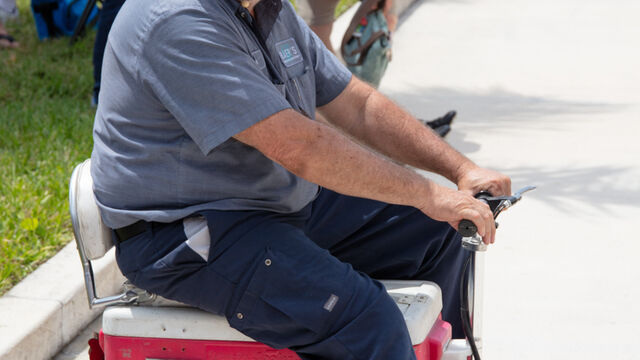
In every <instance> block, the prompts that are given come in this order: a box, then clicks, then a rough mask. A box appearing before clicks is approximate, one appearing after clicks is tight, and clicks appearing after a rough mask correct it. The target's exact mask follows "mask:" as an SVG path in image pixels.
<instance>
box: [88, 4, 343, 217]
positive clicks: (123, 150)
mask: <svg viewBox="0 0 640 360" xmlns="http://www.w3.org/2000/svg"><path fill="white" fill-rule="evenodd" d="M280 1H281V0H262V2H263V4H262V5H261V8H260V9H259V10H260V12H258V11H257V10H258V8H256V11H257V16H256V19H257V21H256V20H253V19H252V18H250V17H249V18H248V19H247V18H243V17H242V16H240V15H241V12H242V9H241V8H240V7H239V5H238V4H237V2H236V1H235V0H177V1H170V2H169V1H157V0H139V1H135V2H127V3H125V5H124V6H123V8H122V9H121V10H120V13H119V14H118V17H117V18H116V20H115V22H114V24H113V27H112V29H111V32H110V35H109V40H108V42H107V47H106V49H105V54H104V62H103V71H102V74H103V75H102V84H101V85H102V86H101V90H100V98H99V106H98V110H97V113H96V119H95V125H94V148H93V153H92V155H91V158H92V166H91V173H92V177H93V179H94V192H95V195H96V199H97V200H98V205H99V207H100V209H101V212H102V215H103V219H104V221H105V223H106V224H107V225H108V226H110V227H112V228H119V227H122V226H126V225H129V224H131V223H133V222H135V221H137V220H140V219H142V220H147V221H160V222H170V221H174V220H177V219H180V218H183V217H186V216H188V215H190V214H192V213H195V212H197V211H200V210H205V209H218V210H251V209H260V210H271V211H275V212H292V211H297V210H299V209H301V208H302V207H304V206H305V205H306V204H308V203H309V202H310V201H311V200H312V199H313V198H314V196H315V195H316V193H317V185H315V184H312V183H309V182H307V181H306V180H304V179H302V178H299V177H297V176H295V175H294V174H292V173H290V172H288V171H287V170H286V169H284V168H282V167H281V166H280V165H278V164H276V163H274V162H273V161H271V160H269V159H268V158H266V157H265V156H264V155H262V154H261V153H260V152H258V151H257V150H255V149H254V148H252V147H249V146H246V145H244V144H243V143H240V142H238V141H236V140H234V139H233V138H232V136H233V135H235V134H237V133H239V132H241V131H242V130H244V129H246V128H248V127H250V126H251V125H253V124H255V123H257V122H259V121H261V120H263V119H265V118H267V117H268V116H270V115H272V114H275V113H277V112H279V111H281V110H284V109H287V108H293V109H295V110H297V111H299V112H300V113H302V114H305V115H307V116H310V117H313V115H314V112H315V108H316V106H321V105H324V104H326V103H328V102H330V101H331V100H333V99H334V98H335V97H336V96H337V95H338V94H339V93H340V92H342V91H343V90H344V88H345V87H346V85H347V83H348V82H349V80H350V78H351V74H350V73H349V71H348V70H347V69H346V68H345V67H344V66H343V65H342V64H340V63H339V62H338V60H337V59H336V58H335V57H334V56H333V54H331V53H330V52H328V51H327V50H326V49H325V48H324V46H323V45H322V43H321V41H320V40H319V39H318V38H317V37H316V36H315V35H314V34H313V33H312V32H311V31H310V30H309V29H308V27H307V26H306V25H305V24H304V22H303V21H301V20H300V19H299V18H298V17H297V16H296V14H295V12H294V10H293V7H292V6H291V5H290V4H289V2H288V1H286V0H285V1H284V2H282V3H280ZM263 14H264V15H263ZM261 16H262V17H261Z"/></svg>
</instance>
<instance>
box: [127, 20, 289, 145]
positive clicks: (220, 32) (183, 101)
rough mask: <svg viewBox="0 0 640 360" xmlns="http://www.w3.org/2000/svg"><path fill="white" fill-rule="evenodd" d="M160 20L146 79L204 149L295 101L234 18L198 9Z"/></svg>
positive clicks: (147, 56)
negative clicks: (250, 48)
mask: <svg viewBox="0 0 640 360" xmlns="http://www.w3.org/2000/svg"><path fill="white" fill-rule="evenodd" d="M159 21H160V23H159V24H157V25H156V26H153V27H152V30H151V31H150V33H149V34H148V39H147V40H146V41H145V42H144V44H145V45H144V49H143V51H142V52H141V54H142V55H141V59H140V61H139V66H140V67H139V69H140V73H139V76H140V79H141V81H144V82H146V84H145V85H146V87H147V88H150V89H151V90H152V91H153V93H154V94H155V96H156V97H157V98H158V99H159V101H160V102H161V103H162V104H163V105H164V106H165V107H166V109H167V110H168V111H169V112H170V113H171V114H172V115H173V116H174V117H175V118H176V120H177V121H178V122H179V123H180V125H181V126H182V127H183V128H184V129H185V131H186V132H187V134H188V135H189V136H190V137H191V138H192V139H193V140H194V142H195V143H196V144H197V145H198V147H199V148H200V150H201V151H202V152H203V153H204V154H208V153H209V152H210V151H211V150H212V149H214V148H215V147H216V146H218V145H219V144H221V143H223V142H224V141H226V140H227V139H229V138H230V137H232V136H233V135H235V134H237V133H239V132H241V131H243V130H245V129H246V128H248V127H250V126H251V125H254V124H256V123H258V122H260V121H261V120H263V119H265V118H267V117H269V116H270V115H273V114H275V113H277V112H279V111H282V110H284V109H287V108H290V107H291V105H290V104H289V103H288V102H287V100H286V99H285V97H284V95H283V94H282V93H281V92H280V91H279V90H278V88H277V87H276V85H274V84H273V83H272V82H271V80H270V79H269V77H268V76H267V75H265V74H264V73H263V72H262V71H261V70H260V69H259V67H258V64H257V63H256V61H255V60H254V59H253V57H252V56H251V54H249V53H248V51H247V50H246V49H245V48H243V47H242V45H243V44H244V42H243V39H242V38H241V37H240V35H239V34H238V32H237V31H235V28H234V25H233V24H231V23H230V22H228V21H224V20H223V19H217V20H214V19H211V18H210V17H206V16H203V15H202V14H199V13H198V12H196V11H193V10H191V11H182V12H178V13H174V14H171V15H170V16H165V17H164V18H163V19H160V20H159Z"/></svg>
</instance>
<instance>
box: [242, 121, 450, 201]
mask: <svg viewBox="0 0 640 360" xmlns="http://www.w3.org/2000/svg"><path fill="white" fill-rule="evenodd" d="M285 133H286V135H285ZM271 137H273V139H271ZM276 137H277V139H276ZM236 138H237V139H238V140H240V141H242V142H245V143H247V144H248V145H251V146H254V147H256V148H257V149H258V150H260V151H261V152H262V153H263V154H265V156H267V157H269V158H270V159H272V160H274V161H276V162H277V163H279V164H280V165H282V166H283V167H285V168H286V169H287V170H289V171H291V172H292V173H294V174H296V175H298V176H300V177H302V178H304V179H306V180H308V181H311V182H313V183H316V184H318V185H321V186H323V187H326V188H329V189H332V190H334V191H337V192H340V193H342V194H346V195H351V196H358V197H365V198H369V199H375V200H379V201H384V202H388V203H393V204H400V205H408V206H414V207H422V208H424V207H425V206H428V205H427V204H425V200H426V201H428V199H429V198H431V197H432V196H431V193H432V191H434V187H437V185H435V184H434V183H433V182H431V181H429V180H428V179H425V178H423V177H422V176H420V175H419V174H417V173H415V172H414V171H412V170H410V169H407V168H404V167H402V166H399V165H397V164H395V163H393V162H391V161H388V160H386V159H384V158H383V157H381V156H380V155H378V154H375V153H374V152H372V151H370V150H369V149H366V148H364V147H362V146H360V145H358V144H356V143H354V142H353V141H351V140H350V139H349V138H347V137H346V136H344V135H343V134H342V133H341V132H339V131H338V130H336V129H333V128H332V127H329V126H326V125H323V124H321V123H318V122H315V121H311V120H309V119H307V118H304V117H303V116H301V115H300V114H297V113H295V112H294V111H290V110H285V111H283V112H282V113H280V114H277V115H275V116H274V117H272V118H269V119H266V120H263V122H262V123H260V124H257V125H254V127H252V128H250V129H248V130H245V131H244V132H242V133H240V134H238V135H237V136H236ZM276 144H277V145H276Z"/></svg>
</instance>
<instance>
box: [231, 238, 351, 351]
mask: <svg viewBox="0 0 640 360" xmlns="http://www.w3.org/2000/svg"><path fill="white" fill-rule="evenodd" d="M259 261H260V262H261V263H260V264H259V265H258V267H257V270H256V271H255V273H254V274H253V277H252V278H251V280H250V282H249V285H248V287H247V289H246V290H245V292H244V294H243V295H242V297H241V299H240V301H239V303H238V306H237V307H236V310H235V312H234V313H232V314H231V315H230V318H229V323H230V324H231V326H232V327H234V328H236V329H238V330H239V331H241V332H243V333H244V334H246V335H248V336H250V337H252V338H254V339H256V340H258V341H261V342H264V343H266V344H268V345H270V346H272V347H274V348H284V347H295V346H304V345H306V344H311V343H314V342H317V341H319V340H321V339H323V338H325V337H326V336H327V333H328V332H329V331H330V329H331V328H332V323H333V322H335V321H336V319H337V318H339V317H340V314H341V312H342V310H343V309H344V308H345V304H347V303H348V301H349V298H350V297H351V292H352V291H351V289H350V287H349V286H345V284H344V283H343V282H342V281H341V280H345V279H346V278H347V277H349V276H357V274H356V273H355V272H354V271H353V270H352V269H351V267H350V266H349V265H346V264H344V263H341V262H339V261H337V260H336V259H335V258H333V257H331V255H329V254H328V253H327V252H326V251H324V250H322V249H318V250H315V249H314V251H311V252H310V253H307V254H304V252H301V253H300V254H298V253H296V254H295V255H294V254H292V253H291V252H290V251H289V252H287V253H285V252H281V251H278V250H275V249H267V250H266V251H265V253H264V256H263V257H262V258H261V259H259Z"/></svg>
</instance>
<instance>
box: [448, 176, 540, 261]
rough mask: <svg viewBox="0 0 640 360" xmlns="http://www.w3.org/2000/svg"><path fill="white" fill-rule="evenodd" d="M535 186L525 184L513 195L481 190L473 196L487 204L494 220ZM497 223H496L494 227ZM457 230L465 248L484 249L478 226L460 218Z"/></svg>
mask: <svg viewBox="0 0 640 360" xmlns="http://www.w3.org/2000/svg"><path fill="white" fill-rule="evenodd" d="M535 188H536V187H535V186H525V187H523V188H522V189H520V190H518V191H516V192H515V193H514V194H513V195H507V196H492V195H491V193H489V192H488V191H481V192H479V193H477V194H476V195H475V198H476V199H478V200H481V201H484V202H485V203H487V205H489V208H490V209H491V213H492V214H493V219H494V220H495V219H496V218H497V217H498V215H499V214H500V213H501V212H502V211H503V210H506V209H508V208H510V207H511V206H513V204H515V203H516V202H518V201H519V200H520V199H522V194H524V193H525V192H527V191H531V190H534V189H535ZM497 227H498V223H496V228H497ZM458 232H459V233H460V235H462V237H463V241H462V246H463V247H464V248H465V249H467V250H473V251H485V250H486V248H487V247H486V244H484V243H483V242H482V238H480V236H479V235H478V234H477V233H478V227H477V226H476V225H475V224H474V223H473V222H472V221H471V220H468V219H462V220H461V221H460V223H459V224H458Z"/></svg>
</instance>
